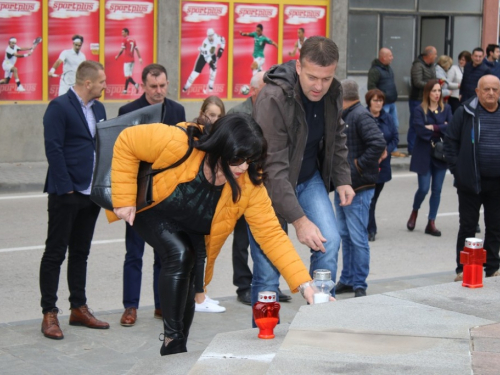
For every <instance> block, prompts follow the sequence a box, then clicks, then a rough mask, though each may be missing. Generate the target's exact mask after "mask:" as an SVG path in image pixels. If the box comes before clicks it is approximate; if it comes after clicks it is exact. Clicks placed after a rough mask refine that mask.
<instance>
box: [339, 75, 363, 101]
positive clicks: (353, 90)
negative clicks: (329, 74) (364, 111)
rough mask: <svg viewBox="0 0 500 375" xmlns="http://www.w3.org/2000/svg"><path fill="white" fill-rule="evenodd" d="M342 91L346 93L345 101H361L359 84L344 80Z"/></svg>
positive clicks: (351, 80)
mask: <svg viewBox="0 0 500 375" xmlns="http://www.w3.org/2000/svg"><path fill="white" fill-rule="evenodd" d="M340 83H341V85H342V91H343V93H344V95H343V99H344V100H359V87H358V83H357V82H356V81H355V80H353V79H344V80H343V81H342V82H340Z"/></svg>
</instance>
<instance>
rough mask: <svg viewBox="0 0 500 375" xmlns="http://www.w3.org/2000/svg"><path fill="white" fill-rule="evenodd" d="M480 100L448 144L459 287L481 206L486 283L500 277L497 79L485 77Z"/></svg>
mask: <svg viewBox="0 0 500 375" xmlns="http://www.w3.org/2000/svg"><path fill="white" fill-rule="evenodd" d="M476 94H477V97H473V98H472V99H469V100H468V101H467V102H465V103H464V105H463V106H460V108H458V109H457V110H456V111H455V114H454V116H453V120H452V122H451V123H450V124H449V125H448V129H447V130H446V137H445V141H444V152H445V155H446V160H447V161H448V166H449V168H450V172H451V173H452V174H453V176H454V177H455V187H456V188H457V194H458V213H459V216H460V227H459V230H458V236H457V246H456V255H457V257H456V262H457V268H456V273H457V276H456V278H455V281H461V280H462V278H463V265H462V264H460V251H462V249H463V248H464V244H465V239H466V238H468V237H475V234H476V225H477V223H478V220H479V210H480V208H481V205H482V206H483V207H484V225H485V227H486V230H485V236H484V249H485V250H486V253H487V256H486V263H485V264H484V271H485V273H486V277H491V276H499V275H500V272H499V268H500V257H499V249H500V158H499V157H498V153H499V151H500V149H499V147H500V146H499V145H500V127H499V126H498V124H499V123H500V111H499V108H500V102H499V97H500V80H499V79H498V78H497V77H495V76H493V75H485V76H484V77H481V78H480V79H479V82H478V87H477V89H476Z"/></svg>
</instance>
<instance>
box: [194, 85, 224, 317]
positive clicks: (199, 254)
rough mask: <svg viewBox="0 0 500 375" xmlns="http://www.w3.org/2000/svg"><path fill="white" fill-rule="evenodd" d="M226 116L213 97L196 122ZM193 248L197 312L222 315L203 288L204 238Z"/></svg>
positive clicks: (220, 307) (208, 124)
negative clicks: (194, 251) (194, 252)
mask: <svg viewBox="0 0 500 375" xmlns="http://www.w3.org/2000/svg"><path fill="white" fill-rule="evenodd" d="M225 114H226V109H225V108H224V103H223V102H222V100H220V99H219V97H218V96H215V95H211V96H209V97H207V98H206V99H205V100H204V101H203V103H202V105H201V108H200V113H199V116H198V118H197V120H196V122H197V123H199V124H203V125H205V126H211V125H212V124H214V123H215V122H216V121H217V120H218V119H220V118H221V117H222V116H224V115H225ZM193 247H194V249H195V250H196V265H195V279H194V290H195V295H194V300H195V301H196V303H195V311H196V312H208V313H210V312H212V313H221V312H224V311H226V308H225V307H223V306H220V305H219V304H220V302H219V301H218V300H214V299H211V298H210V297H209V296H208V295H207V294H205V289H204V287H203V276H204V275H205V258H206V257H207V252H206V248H205V240H204V239H203V238H199V237H195V238H194V239H193Z"/></svg>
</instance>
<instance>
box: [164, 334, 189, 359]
mask: <svg viewBox="0 0 500 375" xmlns="http://www.w3.org/2000/svg"><path fill="white" fill-rule="evenodd" d="M162 335H163V334H160V338H161V336H162ZM160 341H162V344H161V348H160V355H162V356H163V355H170V354H178V353H186V352H187V348H186V339H185V338H182V339H173V340H172V341H170V342H169V343H168V344H167V345H166V346H165V340H164V339H163V340H161V339H160Z"/></svg>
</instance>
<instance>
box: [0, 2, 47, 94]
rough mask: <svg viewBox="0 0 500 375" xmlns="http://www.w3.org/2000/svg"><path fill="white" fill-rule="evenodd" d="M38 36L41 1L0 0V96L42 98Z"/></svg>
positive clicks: (40, 29)
mask: <svg viewBox="0 0 500 375" xmlns="http://www.w3.org/2000/svg"><path fill="white" fill-rule="evenodd" d="M41 36H42V2H41V1H33V0H26V1H23V0H2V1H0V50H1V52H2V70H1V76H0V100H15V101H25V100H42V90H43V88H42V44H41V43H44V42H45V41H42V40H41ZM38 37H40V39H37V38H38ZM35 41H36V42H35Z"/></svg>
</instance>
